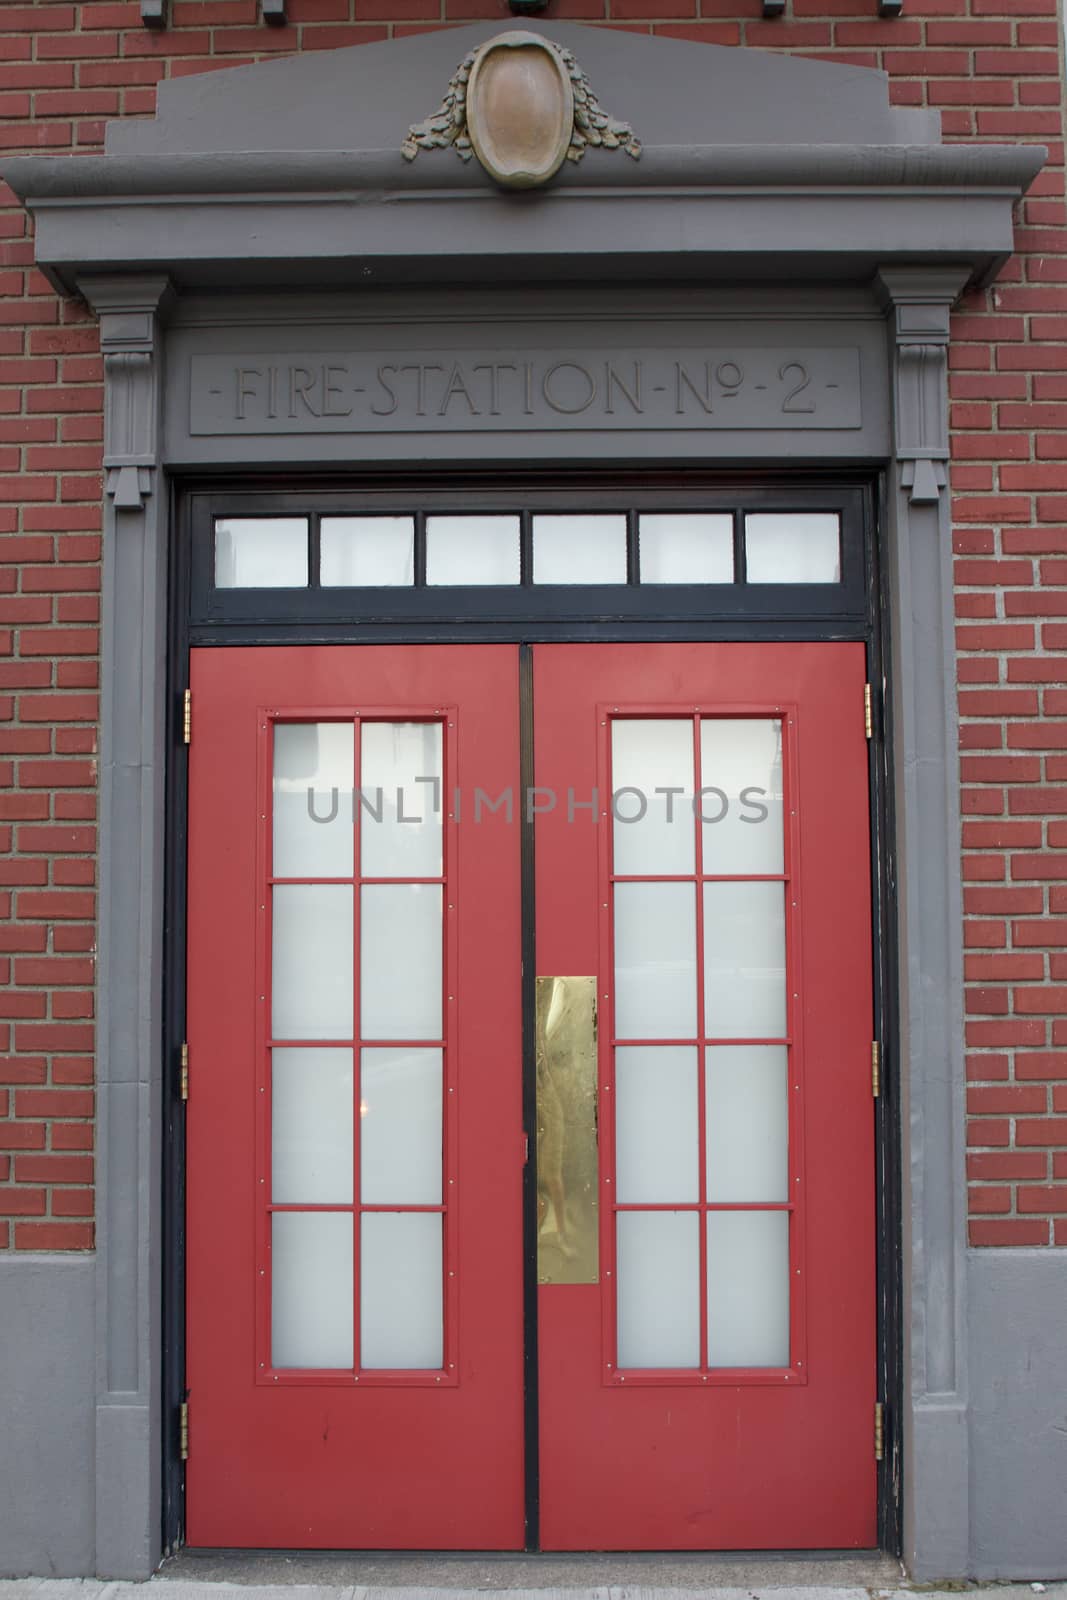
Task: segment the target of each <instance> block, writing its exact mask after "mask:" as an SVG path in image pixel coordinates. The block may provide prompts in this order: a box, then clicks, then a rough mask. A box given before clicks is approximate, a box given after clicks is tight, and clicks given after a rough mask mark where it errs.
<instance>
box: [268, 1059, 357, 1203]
mask: <svg viewBox="0 0 1067 1600" xmlns="http://www.w3.org/2000/svg"><path fill="white" fill-rule="evenodd" d="M352 1113H353V1105H352V1052H351V1050H306V1049H288V1050H287V1049H275V1050H274V1051H273V1053H272V1057H271V1148H272V1156H271V1174H272V1176H271V1198H272V1200H274V1201H275V1202H276V1203H277V1204H288V1205H295V1204H301V1203H302V1204H304V1205H327V1204H330V1203H331V1202H332V1203H334V1204H338V1205H349V1204H351V1201H352V1140H353V1126H352V1124H353V1116H352Z"/></svg>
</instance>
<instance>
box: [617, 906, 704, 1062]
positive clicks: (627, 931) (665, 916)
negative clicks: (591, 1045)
mask: <svg viewBox="0 0 1067 1600" xmlns="http://www.w3.org/2000/svg"><path fill="white" fill-rule="evenodd" d="M696 1026H697V1005H696V901H695V898H694V893H693V885H692V884H691V883H619V884H616V886H615V1034H616V1037H617V1038H620V1039H690V1038H693V1037H694V1035H695V1034H696Z"/></svg>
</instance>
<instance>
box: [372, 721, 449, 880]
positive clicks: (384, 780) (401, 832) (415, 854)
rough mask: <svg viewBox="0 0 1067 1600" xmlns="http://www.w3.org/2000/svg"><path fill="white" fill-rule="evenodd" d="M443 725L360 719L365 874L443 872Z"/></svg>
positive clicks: (421, 875)
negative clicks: (361, 724)
mask: <svg viewBox="0 0 1067 1600" xmlns="http://www.w3.org/2000/svg"><path fill="white" fill-rule="evenodd" d="M441 778H442V767H441V724H440V723H439V722H364V724H363V733H362V750H361V754H360V777H359V788H360V797H361V798H360V828H361V831H362V842H361V845H360V862H361V867H362V872H363V876H364V877H365V878H434V877H438V876H439V875H440V872H441V804H442V794H441Z"/></svg>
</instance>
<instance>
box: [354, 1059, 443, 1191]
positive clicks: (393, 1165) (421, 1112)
mask: <svg viewBox="0 0 1067 1600" xmlns="http://www.w3.org/2000/svg"><path fill="white" fill-rule="evenodd" d="M359 1127H360V1190H361V1199H362V1200H363V1203H364V1205H407V1206H419V1205H430V1206H433V1205H440V1203H441V1052H440V1050H364V1051H363V1052H362V1068H361V1073H360V1098H359Z"/></svg>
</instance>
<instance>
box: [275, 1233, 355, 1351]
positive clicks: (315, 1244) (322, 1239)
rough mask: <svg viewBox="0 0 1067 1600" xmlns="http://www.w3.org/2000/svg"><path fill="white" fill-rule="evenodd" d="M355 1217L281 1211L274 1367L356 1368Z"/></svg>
mask: <svg viewBox="0 0 1067 1600" xmlns="http://www.w3.org/2000/svg"><path fill="white" fill-rule="evenodd" d="M352 1281H353V1280H352V1214H351V1212H344V1213H341V1212H336V1211H276V1212H275V1213H274V1216H273V1218H272V1227H271V1365H272V1366H275V1367H351V1365H352Z"/></svg>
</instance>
